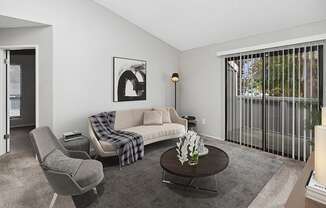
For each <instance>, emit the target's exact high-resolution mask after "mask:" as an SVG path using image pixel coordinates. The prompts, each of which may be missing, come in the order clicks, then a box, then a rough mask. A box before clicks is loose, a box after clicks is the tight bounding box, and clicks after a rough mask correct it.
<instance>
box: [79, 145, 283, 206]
mask: <svg viewBox="0 0 326 208" xmlns="http://www.w3.org/2000/svg"><path fill="white" fill-rule="evenodd" d="M209 143H210V144H213V145H215V146H217V147H219V148H221V149H223V150H224V151H225V152H226V153H227V154H228V155H229V158H230V163H229V166H228V168H227V169H225V170H224V171H223V172H221V173H219V174H218V175H217V176H216V178H217V185H218V193H208V192H203V191H197V190H193V189H187V188H183V187H177V186H173V185H166V184H162V183H161V168H160V164H159V158H160V156H161V154H162V153H163V152H164V151H165V150H167V149H169V148H170V147H172V146H174V145H175V141H166V142H160V143H156V144H153V145H149V146H146V152H145V158H144V159H143V160H141V161H138V162H137V163H135V164H133V165H131V166H127V167H124V168H123V169H122V170H119V168H118V167H117V166H116V161H113V160H112V159H105V160H104V161H103V163H104V165H105V170H104V171H105V182H104V184H101V185H100V186H99V187H98V189H99V196H98V197H97V196H96V195H94V194H93V193H87V194H85V195H82V196H78V197H74V198H73V199H74V202H75V205H76V207H92V208H93V207H94V208H95V207H110V208H122V207H123V208H127V207H133V208H156V207H157V208H158V207H160V208H174V207H177V208H192V207H196V208H198V207H200V208H206V207H207V208H212V207H219V208H223V207H225V208H233V207H234V208H235V207H237V208H241V207H248V206H249V204H250V203H251V201H252V200H253V199H254V198H255V197H256V196H257V194H258V193H259V192H260V190H261V189H262V188H263V187H264V185H265V184H266V183H267V182H268V181H269V179H270V178H271V177H272V176H273V175H274V174H275V172H276V171H277V170H278V169H279V168H280V167H281V165H282V161H281V160H279V159H277V156H274V155H271V154H268V153H264V152H261V151H256V150H253V149H248V148H246V147H241V146H239V145H235V144H231V143H226V142H220V141H214V142H213V141H210V142H209ZM170 177H171V178H172V179H173V180H180V178H174V177H173V176H170ZM195 183H198V184H201V185H202V186H207V187H209V186H210V187H214V183H215V182H214V178H213V177H208V178H204V179H201V180H198V181H196V182H195Z"/></svg>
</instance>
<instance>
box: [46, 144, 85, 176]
mask: <svg viewBox="0 0 326 208" xmlns="http://www.w3.org/2000/svg"><path fill="white" fill-rule="evenodd" d="M82 162H83V160H81V159H75V158H70V157H68V156H66V155H65V154H63V152H62V151H61V150H59V149H54V150H53V151H52V152H50V153H49V154H48V155H47V156H46V157H45V158H44V161H43V163H42V165H43V166H44V167H45V168H46V169H49V170H54V171H58V172H62V173H67V174H69V175H71V176H74V175H75V174H76V173H77V171H78V169H79V166H80V165H81V164H82Z"/></svg>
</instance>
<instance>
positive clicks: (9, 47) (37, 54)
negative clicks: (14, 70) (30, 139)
mask: <svg viewBox="0 0 326 208" xmlns="http://www.w3.org/2000/svg"><path fill="white" fill-rule="evenodd" d="M0 49H1V50H4V51H8V50H9V51H10V50H25V49H34V50H35V127H38V126H39V106H40V105H39V46H38V45H6V46H1V45H0ZM8 84H9V82H7V87H8ZM8 97H9V95H7V99H8ZM7 113H9V112H7ZM7 116H8V115H7ZM8 122H10V121H7V128H8V127H9V128H10V126H9V123H8ZM9 128H8V129H7V132H9ZM0 139H2V136H1V137H0ZM6 152H7V153H8V152H10V136H9V139H8V140H7V144H6Z"/></svg>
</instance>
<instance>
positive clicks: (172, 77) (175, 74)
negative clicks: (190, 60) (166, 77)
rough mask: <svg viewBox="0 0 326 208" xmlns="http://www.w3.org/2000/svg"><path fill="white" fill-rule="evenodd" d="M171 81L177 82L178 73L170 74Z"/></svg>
mask: <svg viewBox="0 0 326 208" xmlns="http://www.w3.org/2000/svg"><path fill="white" fill-rule="evenodd" d="M171 80H172V82H177V81H179V74H178V73H173V74H172V76H171Z"/></svg>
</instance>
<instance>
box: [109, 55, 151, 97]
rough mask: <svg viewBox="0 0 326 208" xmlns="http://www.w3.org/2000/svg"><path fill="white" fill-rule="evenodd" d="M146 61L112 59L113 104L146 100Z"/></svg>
mask: <svg viewBox="0 0 326 208" xmlns="http://www.w3.org/2000/svg"><path fill="white" fill-rule="evenodd" d="M146 75H147V61H145V60H141V59H132V58H125V57H118V56H114V57H113V102H125V101H141V100H146V94H147V80H146Z"/></svg>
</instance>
